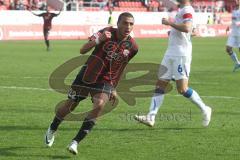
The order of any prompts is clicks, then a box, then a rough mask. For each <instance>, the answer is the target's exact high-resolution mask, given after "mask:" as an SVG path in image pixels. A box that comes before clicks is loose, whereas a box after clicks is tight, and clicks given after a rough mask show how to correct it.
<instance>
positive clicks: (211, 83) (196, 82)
mask: <svg viewBox="0 0 240 160" xmlns="http://www.w3.org/2000/svg"><path fill="white" fill-rule="evenodd" d="M0 78H6V79H7V78H9V79H12V78H17V79H49V77H44V76H42V77H41V76H39V77H37V76H36V77H31V76H29V77H15V76H4V75H1V76H0ZM74 78H75V77H72V78H70V77H69V78H65V79H64V80H74ZM54 79H58V80H59V79H62V78H61V77H59V78H57V77H55V78H54ZM129 80H131V79H129ZM139 81H140V82H152V83H153V85H154V84H155V82H156V80H150V79H149V80H148V79H146V80H143V79H141V80H139ZM172 83H173V84H174V82H172ZM189 83H190V84H201V85H219V83H218V82H198V81H190V82H189Z"/></svg>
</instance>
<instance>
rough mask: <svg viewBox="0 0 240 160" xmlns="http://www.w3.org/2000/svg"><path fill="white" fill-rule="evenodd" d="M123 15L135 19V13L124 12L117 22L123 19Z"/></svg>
mask: <svg viewBox="0 0 240 160" xmlns="http://www.w3.org/2000/svg"><path fill="white" fill-rule="evenodd" d="M122 17H131V18H133V19H134V17H133V15H132V14H131V13H129V12H123V13H121V14H120V15H119V17H118V20H117V23H118V22H120V21H121V19H122Z"/></svg>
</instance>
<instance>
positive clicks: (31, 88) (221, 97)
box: [0, 86, 240, 100]
mask: <svg viewBox="0 0 240 160" xmlns="http://www.w3.org/2000/svg"><path fill="white" fill-rule="evenodd" d="M0 89H16V90H38V91H50V92H55V90H53V89H51V88H35V87H17V86H0ZM119 93H126V92H119ZM126 94H128V95H131V94H134V95H135V93H131V92H127V93H126ZM140 94H141V93H140ZM142 94H144V93H142ZM167 96H173V97H181V96H182V95H179V94H176V95H172V94H167ZM201 97H203V98H212V99H237V100H240V98H239V97H230V96H201Z"/></svg>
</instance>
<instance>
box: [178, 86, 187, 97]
mask: <svg viewBox="0 0 240 160" xmlns="http://www.w3.org/2000/svg"><path fill="white" fill-rule="evenodd" d="M187 90H188V89H187V88H182V87H179V88H177V91H178V93H179V94H181V95H184V94H185V93H186V92H187Z"/></svg>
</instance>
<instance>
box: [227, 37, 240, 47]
mask: <svg viewBox="0 0 240 160" xmlns="http://www.w3.org/2000/svg"><path fill="white" fill-rule="evenodd" d="M227 46H230V47H233V48H240V36H233V35H229V36H228V40H227Z"/></svg>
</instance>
